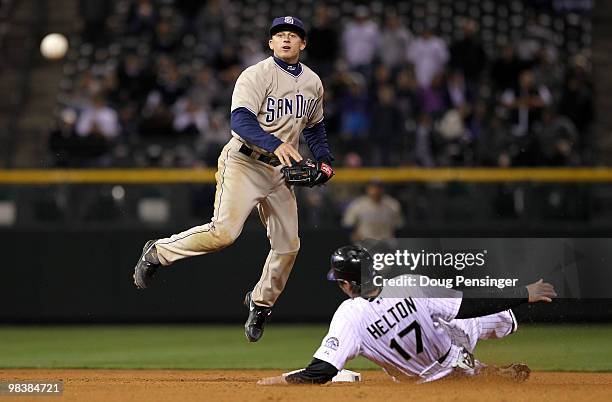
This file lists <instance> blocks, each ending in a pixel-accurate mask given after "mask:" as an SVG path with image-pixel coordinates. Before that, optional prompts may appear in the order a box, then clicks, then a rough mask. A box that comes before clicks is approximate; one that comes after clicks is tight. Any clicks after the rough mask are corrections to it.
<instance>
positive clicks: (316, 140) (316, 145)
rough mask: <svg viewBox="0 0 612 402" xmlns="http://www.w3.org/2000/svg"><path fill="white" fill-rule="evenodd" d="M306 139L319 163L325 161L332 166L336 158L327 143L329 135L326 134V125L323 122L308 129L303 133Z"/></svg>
mask: <svg viewBox="0 0 612 402" xmlns="http://www.w3.org/2000/svg"><path fill="white" fill-rule="evenodd" d="M303 134H304V139H305V140H306V144H307V145H308V148H309V149H310V152H312V155H313V156H314V157H315V159H316V160H317V161H323V162H326V163H327V164H331V161H333V160H334V157H333V156H332V154H331V151H330V150H329V144H328V143H327V133H326V132H325V123H323V121H320V122H318V123H317V124H315V125H314V126H312V127H310V128H306V129H304V131H303Z"/></svg>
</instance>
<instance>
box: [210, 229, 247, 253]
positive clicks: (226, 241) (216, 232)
mask: <svg viewBox="0 0 612 402" xmlns="http://www.w3.org/2000/svg"><path fill="white" fill-rule="evenodd" d="M212 234H213V238H214V246H215V248H218V249H222V248H225V247H228V246H230V245H231V244H232V243H234V242H235V241H236V239H237V238H238V235H239V234H240V232H236V231H234V230H229V229H227V228H225V227H224V226H217V227H215V228H214V229H213V231H212Z"/></svg>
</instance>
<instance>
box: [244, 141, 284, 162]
mask: <svg viewBox="0 0 612 402" xmlns="http://www.w3.org/2000/svg"><path fill="white" fill-rule="evenodd" d="M239 151H240V153H243V154H245V155H246V156H248V157H249V158H253V159H255V160H258V161H260V162H263V163H265V164H267V165H270V166H274V167H276V166H279V165H280V164H281V163H280V160H279V159H278V158H277V157H276V156H268V155H264V154H261V153H259V152H257V151H255V150H254V149H251V148H249V147H248V146H247V145H246V144H242V146H241V147H240V149H239Z"/></svg>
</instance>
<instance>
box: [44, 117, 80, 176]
mask: <svg viewBox="0 0 612 402" xmlns="http://www.w3.org/2000/svg"><path fill="white" fill-rule="evenodd" d="M76 121H77V113H76V111H74V110H73V109H68V108H67V109H64V110H62V112H61V114H60V116H59V119H58V122H57V126H56V127H55V128H54V129H53V130H51V132H50V133H49V149H50V150H51V152H52V153H53V159H54V161H55V166H59V167H66V166H70V162H71V161H70V158H71V156H72V154H73V152H74V149H75V144H76V140H77V139H76V131H75V125H76Z"/></svg>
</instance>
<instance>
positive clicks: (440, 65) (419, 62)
mask: <svg viewBox="0 0 612 402" xmlns="http://www.w3.org/2000/svg"><path fill="white" fill-rule="evenodd" d="M407 58H408V60H409V61H410V62H411V63H412V64H414V72H415V76H416V80H417V82H418V83H419V86H420V87H421V88H427V87H429V86H430V84H431V82H432V81H433V79H434V77H435V76H436V75H438V74H439V73H441V72H443V70H444V66H445V64H446V62H447V61H448V58H449V54H448V48H447V47H446V43H444V41H443V40H442V39H440V38H439V37H437V36H435V35H434V34H433V30H432V29H431V27H426V28H425V29H424V30H423V33H422V34H421V35H419V36H418V37H417V38H416V39H414V40H412V41H411V42H410V45H409V46H408V51H407Z"/></svg>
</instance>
